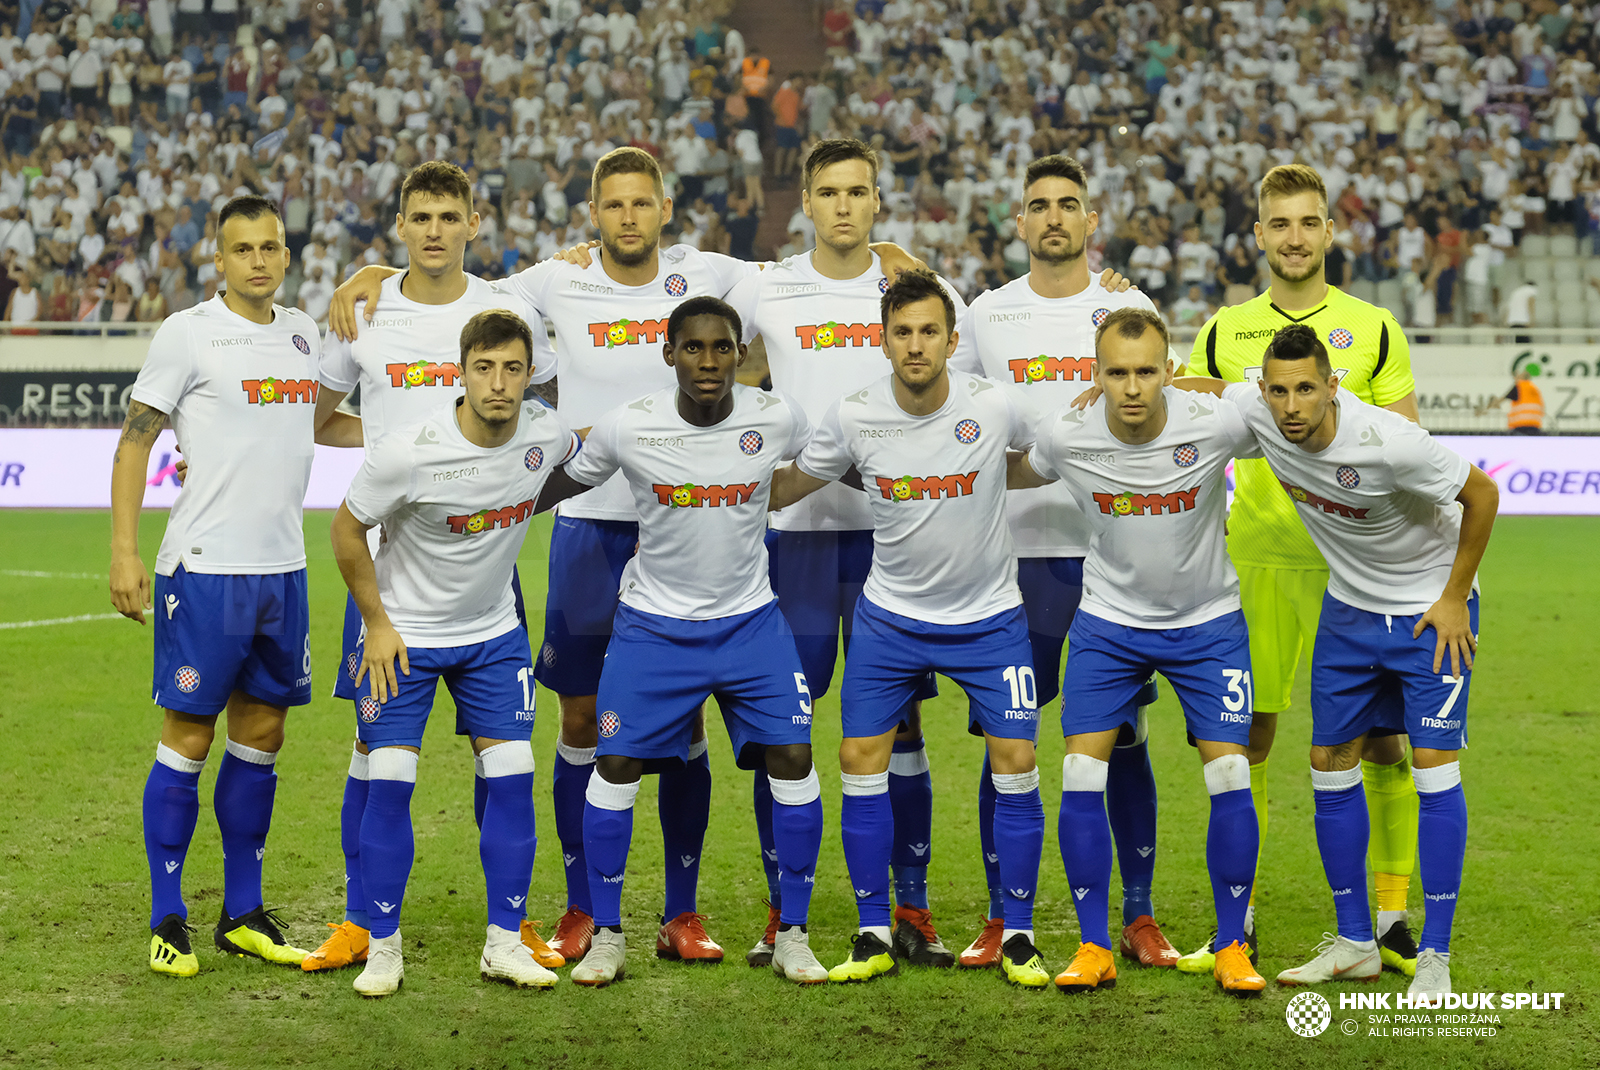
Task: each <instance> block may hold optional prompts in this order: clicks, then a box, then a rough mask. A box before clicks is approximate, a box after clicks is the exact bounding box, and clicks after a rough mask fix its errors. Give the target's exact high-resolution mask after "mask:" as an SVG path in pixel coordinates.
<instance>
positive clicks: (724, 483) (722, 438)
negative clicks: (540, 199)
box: [568, 297, 828, 987]
mask: <svg viewBox="0 0 1600 1070" xmlns="http://www.w3.org/2000/svg"><path fill="white" fill-rule="evenodd" d="M740 334H741V325H740V322H739V316H738V313H736V312H734V310H733V309H732V308H730V307H729V306H728V305H726V304H724V303H723V302H722V301H720V300H718V299H717V298H714V297H694V298H690V299H689V300H688V301H685V302H684V303H683V304H681V305H679V306H678V307H677V308H676V309H674V310H673V313H672V315H671V316H670V317H669V318H668V320H667V341H666V345H665V346H664V347H663V355H664V357H665V359H666V362H667V364H668V365H670V366H671V367H672V368H673V370H674V371H675V372H676V375H677V380H678V384H677V386H676V387H673V388H670V389H667V390H661V391H658V392H656V393H654V394H647V395H646V396H644V397H642V398H639V399H638V400H636V401H633V402H630V403H629V404H627V405H625V406H622V407H620V408H616V409H613V410H611V411H610V412H609V413H607V414H606V415H605V416H602V417H601V418H600V419H599V420H598V421H597V422H596V423H595V425H594V429H593V430H592V431H591V432H590V434H589V437H588V440H587V444H586V445H585V448H584V450H583V452H582V453H581V454H579V456H578V458H577V460H576V461H574V462H573V464H572V465H571V466H570V467H569V469H568V471H569V473H570V475H571V476H572V478H573V479H575V480H577V481H579V482H581V483H583V484H586V485H587V486H596V487H597V486H600V485H601V484H603V483H605V481H606V480H607V479H609V478H611V476H612V475H613V474H614V473H616V472H621V473H622V474H623V476H624V478H625V479H626V480H627V483H628V487H629V489H630V491H631V492H632V494H633V500H634V503H635V504H636V505H637V507H638V511H639V551H638V553H637V554H636V555H635V556H634V557H633V558H632V559H631V560H630V561H629V562H628V564H627V566H626V568H625V569H624V570H623V573H622V591H621V604H620V605H619V606H618V607H617V616H616V627H615V631H614V632H613V633H612V636H611V644H610V646H609V647H608V648H607V652H606V660H605V666H604V668H603V669H602V670H601V674H600V691H599V695H598V710H599V717H598V724H599V733H600V738H599V747H598V749H597V751H596V757H595V773H596V775H595V776H594V777H592V778H590V780H589V787H588V791H587V795H586V802H585V805H584V811H583V847H584V853H585V855H586V856H587V859H588V867H589V894H590V897H591V899H592V900H593V903H594V922H595V933H594V938H593V940H592V942H591V943H590V946H589V951H588V954H586V955H585V956H584V957H583V960H582V961H581V962H579V963H578V964H577V965H576V966H574V967H573V970H572V980H573V981H574V982H575V983H577V984H580V985H590V986H594V987H599V986H602V985H607V984H610V983H611V982H612V981H617V980H621V979H622V977H623V976H624V958H625V943H624V940H623V934H622V882H623V875H624V871H625V870H626V868H627V861H628V848H629V844H630V842H631V840H632V837H633V804H634V800H635V798H636V797H637V796H638V794H639V778H640V776H641V775H642V774H643V773H645V772H647V771H651V770H652V769H659V768H661V767H662V766H663V765H667V764H668V763H674V764H675V763H681V762H682V761H684V760H685V759H686V758H687V757H688V755H689V741H690V734H691V731H692V730H693V727H694V724H695V718H696V715H697V711H698V710H699V709H700V704H701V703H702V702H703V701H704V700H705V699H706V697H707V696H714V697H715V698H716V699H717V703H718V705H719V706H721V708H722V716H723V720H724V721H725V722H726V724H727V727H728V736H729V739H730V740H731V742H732V743H733V751H734V755H735V758H736V760H737V761H738V763H739V765H740V766H741V767H742V768H746V769H749V768H753V767H754V766H755V765H756V764H757V763H762V764H764V765H765V767H766V770H767V776H768V778H769V779H770V780H771V782H772V828H773V836H774V840H775V843H776V846H777V851H778V865H779V867H780V870H781V873H780V878H779V879H780V881H781V884H782V890H783V909H782V915H781V917H780V919H779V921H780V923H779V927H778V933H777V936H776V938H775V941H774V946H773V953H772V970H773V972H774V973H776V974H778V975H779V976H780V977H785V978H787V979H789V980H791V981H795V982H798V983H800V984H816V983H819V982H823V981H826V980H827V979H828V974H827V971H826V970H824V969H823V968H822V965H821V964H820V963H819V962H817V959H816V956H814V955H813V954H812V953H811V948H810V946H809V940H808V936H807V933H806V920H807V917H808V915H809V913H810V908H811V892H812V888H813V885H814V883H815V878H816V869H817V852H818V850H819V849H820V847H821V845H822V792H821V789H820V787H819V786H818V784H817V772H816V769H815V768H814V767H813V766H812V764H811V696H810V693H809V691H808V690H807V688H806V678H805V673H804V672H802V671H801V669H800V655H799V654H798V653H797V652H796V650H795V644H794V635H793V634H792V633H791V632H790V630H789V625H788V622H787V621H786V620H785V619H784V616H783V614H782V613H781V612H779V610H778V603H777V600H776V598H775V596H774V595H773V593H772V586H771V584H770V583H768V580H767V551H766V545H765V542H764V536H765V534H766V525H767V509H768V497H769V495H770V493H771V491H772V472H773V469H774V468H776V467H777V466H778V465H779V464H781V463H782V462H783V461H784V460H786V459H788V458H790V457H793V456H794V455H795V453H796V452H798V451H799V449H800V447H801V446H802V445H804V444H805V442H806V440H807V439H808V438H809V437H810V433H811V428H810V424H809V422H808V421H807V420H806V417H805V414H804V413H803V412H802V411H801V410H800V408H799V406H797V405H795V404H794V403H793V402H792V401H790V400H789V399H788V398H785V397H784V396H783V395H781V394H776V393H768V392H767V391H763V390H755V389H751V388H748V387H744V386H740V385H738V384H737V383H736V382H735V380H734V373H735V370H736V369H737V368H738V366H739V364H740V362H742V361H743V360H744V357H745V346H744V345H743V344H741V343H740V341H739V338H740ZM662 803H663V805H667V804H668V800H667V799H665V798H663V800H662Z"/></svg>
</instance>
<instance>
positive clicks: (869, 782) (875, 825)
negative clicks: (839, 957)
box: [839, 773, 894, 928]
mask: <svg viewBox="0 0 1600 1070" xmlns="http://www.w3.org/2000/svg"><path fill="white" fill-rule="evenodd" d="M840 779H841V780H843V782H844V805H843V806H841V807H840V808H839V831H840V838H841V839H843V840H844V862H845V868H846V869H848V870H849V871H850V886H851V887H852V888H854V889H855V895H856V913H857V914H858V915H860V919H861V927H862V928H866V927H868V926H879V925H881V926H883V927H885V928H887V927H888V925H889V853H890V846H889V845H890V842H891V841H892V839H893V837H894V812H893V810H892V809H891V808H890V805H889V774H888V773H868V774H864V775H856V774H852V773H841V774H840Z"/></svg>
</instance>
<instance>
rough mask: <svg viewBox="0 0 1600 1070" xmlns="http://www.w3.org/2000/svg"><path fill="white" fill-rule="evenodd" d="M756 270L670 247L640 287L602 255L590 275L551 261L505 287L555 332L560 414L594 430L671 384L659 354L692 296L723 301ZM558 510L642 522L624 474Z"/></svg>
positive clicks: (716, 255)
mask: <svg viewBox="0 0 1600 1070" xmlns="http://www.w3.org/2000/svg"><path fill="white" fill-rule="evenodd" d="M757 270H758V265H756V264H753V263H747V262H746V261H743V260H735V259H734V258H733V257H731V256H723V255H722V254H720V253H703V252H701V251H700V250H698V249H696V248H694V247H693V246H689V245H674V246H672V247H670V248H667V249H662V250H661V252H660V256H659V266H658V268H657V271H656V277H655V278H653V279H651V280H650V281H649V282H647V283H645V284H643V285H641V286H625V285H623V284H622V283H619V282H617V281H616V280H615V279H613V278H612V277H611V276H610V275H608V274H606V270H605V268H604V266H603V265H602V264H601V261H600V259H599V258H598V257H596V258H595V259H594V260H593V261H592V262H591V263H590V264H589V266H588V267H586V268H580V267H577V266H576V265H573V264H569V263H566V262H565V261H562V260H545V261H543V262H541V263H538V264H535V265H534V266H533V267H531V268H528V269H527V270H526V271H522V272H518V273H517V274H516V275H513V276H511V278H509V279H507V280H505V283H504V285H505V286H506V287H507V288H508V289H509V290H510V292H512V293H514V294H517V295H519V296H521V297H522V298H523V299H524V300H526V301H527V302H528V303H529V304H530V305H532V306H533V308H534V309H535V310H537V311H538V312H539V314H540V315H542V316H544V318H545V319H546V320H547V321H548V322H549V323H550V325H551V326H552V327H554V328H555V334H556V341H555V350H556V363H557V365H558V366H559V368H560V371H561V397H560V401H559V403H558V408H559V410H560V412H561V415H562V418H563V419H565V420H566V421H567V423H568V425H570V426H572V427H588V426H591V425H592V424H593V423H594V422H595V421H596V420H598V419H599V418H600V417H601V416H602V415H604V414H605V413H607V412H609V411H610V410H611V409H614V408H616V407H617V406H618V405H623V404H626V403H627V402H629V401H632V400H634V399H635V398H637V397H638V396H639V394H640V392H641V391H650V390H658V389H665V388H668V387H673V386H674V385H675V383H676V380H675V379H674V378H673V374H672V369H671V368H670V367H668V366H667V364H666V362H665V361H664V360H663V359H662V357H661V347H662V345H663V344H664V343H665V342H666V340H667V319H668V317H670V316H671V315H672V310H673V309H675V308H677V307H678V306H679V305H681V304H682V303H683V302H684V301H685V300H687V299H688V298H690V297H700V296H705V295H709V296H712V297H722V296H723V295H724V294H726V293H727V292H728V291H729V290H731V289H732V288H733V286H734V284H735V283H737V282H738V281H739V280H740V279H742V278H744V277H745V276H746V275H748V274H751V273H753V272H755V271H757ZM557 508H558V511H559V512H560V513H561V515H562V516H575V517H586V518H589V519H592V520H638V519H639V515H638V513H637V511H636V510H635V508H634V504H633V499H632V496H631V495H630V494H629V492H628V488H627V485H626V483H625V481H624V480H623V479H622V478H621V477H620V476H618V477H616V478H615V479H613V480H612V481H610V482H608V483H606V484H605V485H604V486H602V487H597V488H595V489H594V490H592V491H588V492H586V493H584V494H580V495H578V496H577V497H575V498H569V499H568V500H566V501H564V502H562V503H561V505H560V506H558V507H557Z"/></svg>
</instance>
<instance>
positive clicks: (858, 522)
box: [728, 253, 966, 531]
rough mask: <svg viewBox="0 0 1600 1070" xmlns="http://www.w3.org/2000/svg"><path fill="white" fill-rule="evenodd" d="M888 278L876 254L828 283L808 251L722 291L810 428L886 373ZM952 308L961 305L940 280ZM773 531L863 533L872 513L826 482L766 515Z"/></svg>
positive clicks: (859, 497) (855, 496)
mask: <svg viewBox="0 0 1600 1070" xmlns="http://www.w3.org/2000/svg"><path fill="white" fill-rule="evenodd" d="M888 287H889V280H888V279H887V278H885V277H884V274H883V267H882V265H881V264H880V263H879V261H878V256H877V254H876V253H874V254H873V256H872V266H871V267H870V268H868V269H867V271H866V272H865V273H864V274H861V275H858V276H857V277H855V278H853V279H830V278H828V277H827V276H825V275H823V274H821V273H820V272H818V271H817V269H816V268H815V267H813V266H812V265H811V254H810V253H801V254H799V255H797V256H791V257H790V258H789V259H787V260H785V261H783V263H781V264H776V265H774V266H772V267H770V268H768V269H767V270H766V271H763V272H761V273H759V274H757V275H752V276H750V277H749V278H746V279H745V280H744V281H743V282H741V283H740V284H739V285H737V286H735V287H734V288H733V292H732V293H730V294H728V304H730V305H732V306H733V307H734V310H735V311H737V312H738V313H739V318H740V319H741V320H742V321H743V324H744V340H745V341H746V342H750V341H753V340H754V339H755V337H756V336H757V335H760V336H761V338H762V339H763V340H764V341H765V343H766V347H767V367H768V368H769V369H770V370H771V373H772V388H773V389H774V390H781V391H783V392H784V393H785V394H788V395H789V396H790V397H792V398H794V399H795V401H797V402H799V404H800V405H801V407H802V408H804V409H805V411H806V416H807V417H808V418H810V419H811V421H812V422H813V423H815V422H816V421H818V420H821V419H822V416H823V414H824V413H826V412H827V411H828V406H830V405H832V404H833V403H834V402H835V401H838V400H839V397H840V395H842V394H849V393H853V392H855V391H857V390H860V389H861V388H862V387H865V386H867V385H868V384H870V383H872V382H875V381H876V380H878V379H881V378H883V375H884V373H885V372H886V371H888V370H889V363H888V358H887V357H886V356H885V355H884V352H883V324H882V322H881V319H882V315H883V305H882V299H883V292H884V290H886V289H888ZM944 288H945V292H946V293H948V294H949V295H950V299H951V300H952V301H953V302H954V303H955V306H956V320H957V322H960V319H961V315H962V314H963V313H964V312H965V311H966V304H965V303H964V302H963V301H962V300H961V295H960V294H958V293H956V289H955V287H954V286H951V285H950V284H949V283H948V282H946V283H944ZM772 526H773V527H775V528H777V529H779V530H780V531H869V530H871V528H872V508H871V506H869V505H868V504H867V495H866V494H864V493H863V492H861V491H859V490H856V489H855V488H853V487H847V486H845V485H844V484H843V483H830V484H828V485H827V486H826V487H823V488H822V489H821V490H819V491H817V492H816V493H815V494H811V495H808V496H807V497H805V498H803V499H802V500H800V501H799V502H797V503H795V504H794V505H791V506H790V507H789V508H787V509H783V510H780V511H779V512H776V513H773V514H772Z"/></svg>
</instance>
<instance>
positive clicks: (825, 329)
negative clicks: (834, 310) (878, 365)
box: [794, 320, 883, 349]
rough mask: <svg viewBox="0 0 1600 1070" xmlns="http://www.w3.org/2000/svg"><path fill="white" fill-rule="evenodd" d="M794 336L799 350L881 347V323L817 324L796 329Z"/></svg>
mask: <svg viewBox="0 0 1600 1070" xmlns="http://www.w3.org/2000/svg"><path fill="white" fill-rule="evenodd" d="M794 336H795V337H796V338H798V339H800V348H801V349H828V348H831V347H835V346H855V347H856V348H860V347H861V346H881V345H883V324H881V323H835V322H833V321H832V320H830V321H828V322H827V323H817V324H811V325H805V326H800V327H796V328H795V329H794Z"/></svg>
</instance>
